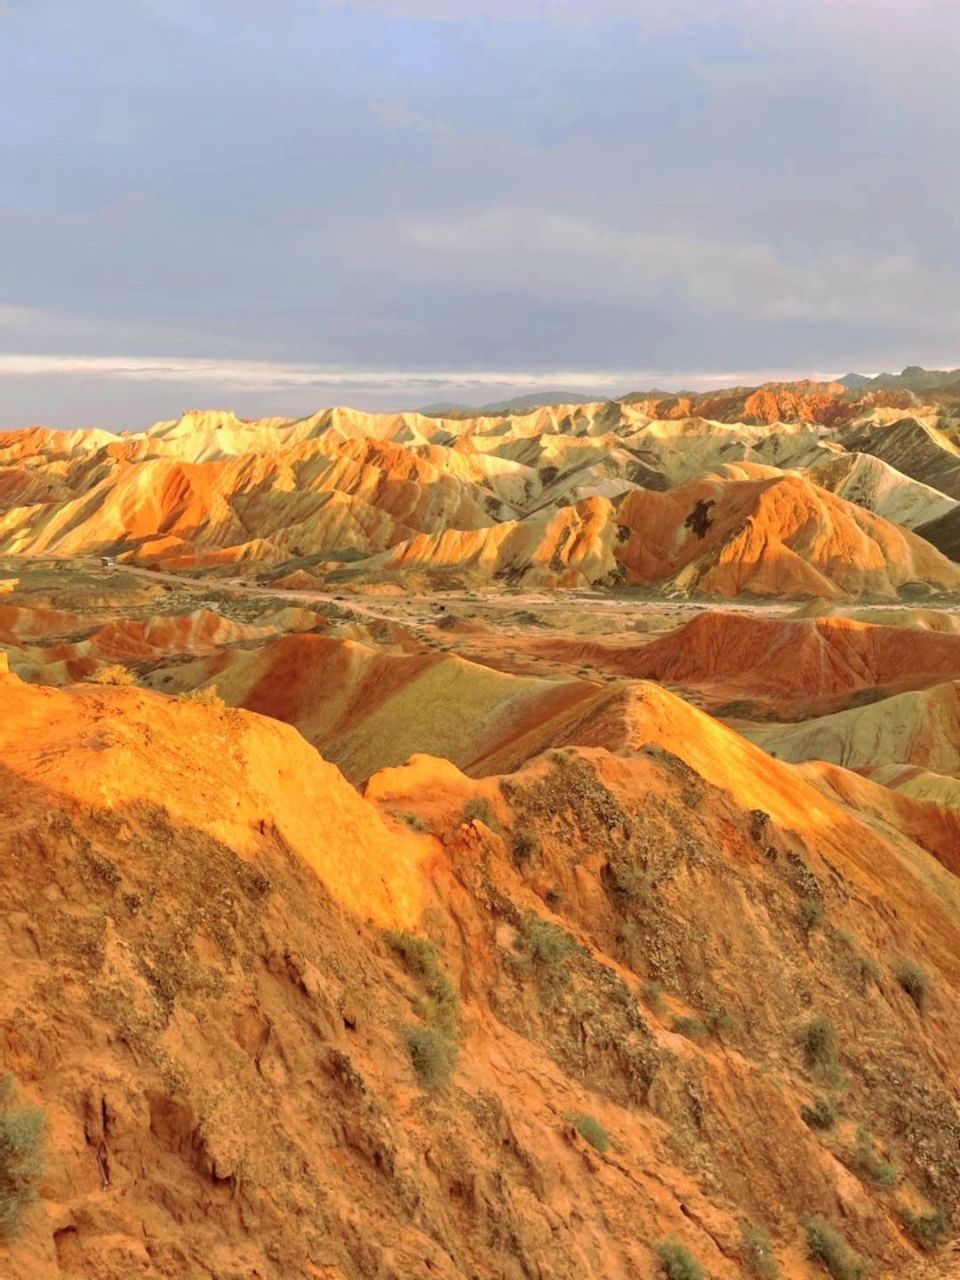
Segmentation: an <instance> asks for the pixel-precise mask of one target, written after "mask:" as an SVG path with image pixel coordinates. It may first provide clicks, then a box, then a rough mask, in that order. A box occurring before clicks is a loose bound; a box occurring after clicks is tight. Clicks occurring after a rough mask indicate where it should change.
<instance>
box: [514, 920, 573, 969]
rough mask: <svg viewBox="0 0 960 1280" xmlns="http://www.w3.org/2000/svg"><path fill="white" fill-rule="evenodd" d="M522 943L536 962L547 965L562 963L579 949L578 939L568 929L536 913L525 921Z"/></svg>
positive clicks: (521, 934)
mask: <svg viewBox="0 0 960 1280" xmlns="http://www.w3.org/2000/svg"><path fill="white" fill-rule="evenodd" d="M520 944H521V947H522V949H523V950H524V951H526V953H527V954H528V955H529V957H530V959H531V960H532V961H533V963H534V964H539V965H545V966H551V965H556V964H560V963H562V961H564V960H567V959H569V957H570V956H572V955H573V953H574V952H575V951H576V950H577V942H576V939H575V938H573V937H572V936H571V935H570V934H569V933H567V931H566V929H561V928H560V926H559V925H556V924H554V923H553V922H552V921H551V920H543V919H541V917H540V916H534V915H529V916H527V917H526V919H525V920H524V922H523V925H522V927H521V931H520Z"/></svg>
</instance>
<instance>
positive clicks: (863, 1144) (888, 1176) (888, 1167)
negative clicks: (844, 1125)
mask: <svg viewBox="0 0 960 1280" xmlns="http://www.w3.org/2000/svg"><path fill="white" fill-rule="evenodd" d="M852 1165H853V1168H854V1170H855V1171H856V1172H857V1173H858V1174H859V1175H860V1177H861V1178H863V1179H864V1180H865V1181H866V1182H872V1183H873V1185H874V1186H875V1187H893V1186H896V1184H897V1181H898V1179H899V1177H900V1175H899V1173H898V1172H897V1167H896V1165H894V1164H891V1163H890V1161H889V1160H884V1159H883V1157H882V1156H880V1155H878V1154H877V1150H876V1148H875V1147H874V1145H873V1139H872V1138H871V1137H870V1134H869V1133H868V1132H867V1131H866V1129H861V1130H860V1131H859V1133H858V1134H857V1145H856V1148H855V1150H854V1152H853V1159H852Z"/></svg>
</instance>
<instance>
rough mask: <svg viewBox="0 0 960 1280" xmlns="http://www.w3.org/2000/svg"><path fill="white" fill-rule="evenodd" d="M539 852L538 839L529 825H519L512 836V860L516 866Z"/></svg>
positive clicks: (521, 864)
mask: <svg viewBox="0 0 960 1280" xmlns="http://www.w3.org/2000/svg"><path fill="white" fill-rule="evenodd" d="M539 852H540V840H539V839H538V837H537V835H536V833H535V832H534V831H531V830H530V828H529V827H519V828H518V829H517V830H516V831H515V832H514V836H513V860H514V862H516V864H517V866H523V864H524V863H525V862H529V861H530V859H531V858H532V857H534V856H535V855H536V854H538V853H539Z"/></svg>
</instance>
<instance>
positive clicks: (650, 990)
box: [641, 982, 667, 1013]
mask: <svg viewBox="0 0 960 1280" xmlns="http://www.w3.org/2000/svg"><path fill="white" fill-rule="evenodd" d="M641 994H642V995H643V1001H644V1004H646V1006H647V1008H648V1009H652V1010H653V1012H654V1013H663V1012H664V1011H665V1009H666V1007H667V1006H666V1003H665V1002H664V999H663V987H662V986H661V985H660V983H659V982H645V983H644V984H643V988H642V992H641Z"/></svg>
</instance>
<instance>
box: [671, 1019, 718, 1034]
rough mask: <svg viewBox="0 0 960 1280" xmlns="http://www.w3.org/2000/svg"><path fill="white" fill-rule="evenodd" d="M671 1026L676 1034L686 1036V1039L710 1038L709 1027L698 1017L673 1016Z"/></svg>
mask: <svg viewBox="0 0 960 1280" xmlns="http://www.w3.org/2000/svg"><path fill="white" fill-rule="evenodd" d="M671 1026H672V1028H673V1030H674V1031H676V1033H677V1034H678V1035H681V1036H686V1038H687V1039H688V1040H708V1039H709V1038H710V1028H709V1027H708V1026H707V1024H706V1023H705V1022H702V1021H701V1020H700V1019H699V1018H689V1017H682V1018H674V1020H673V1022H672V1023H671Z"/></svg>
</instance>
